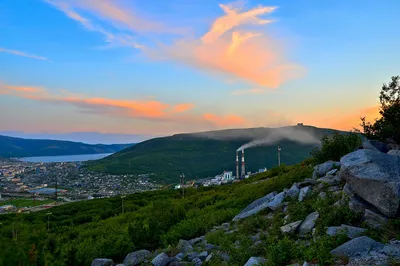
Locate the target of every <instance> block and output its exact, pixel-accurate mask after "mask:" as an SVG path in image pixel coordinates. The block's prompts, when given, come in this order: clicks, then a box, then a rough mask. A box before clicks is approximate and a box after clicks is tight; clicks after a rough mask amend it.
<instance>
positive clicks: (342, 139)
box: [311, 133, 361, 163]
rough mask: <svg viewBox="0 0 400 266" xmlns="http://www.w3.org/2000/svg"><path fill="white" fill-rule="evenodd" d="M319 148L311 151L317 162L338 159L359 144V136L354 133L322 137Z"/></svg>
mask: <svg viewBox="0 0 400 266" xmlns="http://www.w3.org/2000/svg"><path fill="white" fill-rule="evenodd" d="M321 142H322V146H321V148H316V149H314V150H313V151H312V152H311V155H312V156H314V158H315V160H316V162H317V163H323V162H326V161H329V160H334V161H339V160H340V158H341V157H342V156H344V155H346V154H348V153H350V152H352V151H354V150H355V149H356V148H357V147H359V146H360V145H361V138H360V136H359V135H358V134H356V133H349V134H335V135H333V136H332V137H327V136H325V137H323V138H322V140H321Z"/></svg>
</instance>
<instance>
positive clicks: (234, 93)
mask: <svg viewBox="0 0 400 266" xmlns="http://www.w3.org/2000/svg"><path fill="white" fill-rule="evenodd" d="M263 93H265V90H264V89H260V88H254V89H249V90H238V91H233V92H232V93H231V94H232V95H243V94H263Z"/></svg>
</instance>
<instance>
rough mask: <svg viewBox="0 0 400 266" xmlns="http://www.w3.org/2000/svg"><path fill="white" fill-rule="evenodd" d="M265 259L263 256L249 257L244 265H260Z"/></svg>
mask: <svg viewBox="0 0 400 266" xmlns="http://www.w3.org/2000/svg"><path fill="white" fill-rule="evenodd" d="M266 261H267V260H266V259H265V258H263V257H251V258H250V259H249V260H248V261H247V262H246V264H245V265H244V266H253V265H261V264H263V263H265V262H266Z"/></svg>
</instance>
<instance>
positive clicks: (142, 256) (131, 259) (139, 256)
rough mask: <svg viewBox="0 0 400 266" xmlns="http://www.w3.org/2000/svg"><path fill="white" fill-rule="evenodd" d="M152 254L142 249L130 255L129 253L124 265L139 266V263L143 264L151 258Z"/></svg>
mask: <svg viewBox="0 0 400 266" xmlns="http://www.w3.org/2000/svg"><path fill="white" fill-rule="evenodd" d="M151 256H152V254H151V252H150V251H148V250H145V249H142V250H138V251H135V252H132V253H129V254H128V255H127V256H126V258H125V260H124V265H125V266H135V265H139V264H140V263H142V262H144V261H145V260H147V259H149V258H151Z"/></svg>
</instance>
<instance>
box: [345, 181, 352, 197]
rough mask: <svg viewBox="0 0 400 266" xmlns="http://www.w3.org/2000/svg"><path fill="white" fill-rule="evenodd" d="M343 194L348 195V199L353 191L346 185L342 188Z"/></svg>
mask: <svg viewBox="0 0 400 266" xmlns="http://www.w3.org/2000/svg"><path fill="white" fill-rule="evenodd" d="M343 193H344V194H346V195H348V196H349V197H351V196H353V195H354V191H353V190H352V189H351V186H350V185H349V184H347V183H346V184H345V185H344V187H343Z"/></svg>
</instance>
